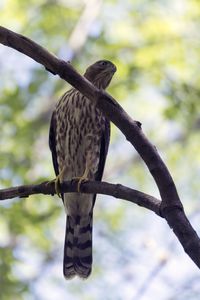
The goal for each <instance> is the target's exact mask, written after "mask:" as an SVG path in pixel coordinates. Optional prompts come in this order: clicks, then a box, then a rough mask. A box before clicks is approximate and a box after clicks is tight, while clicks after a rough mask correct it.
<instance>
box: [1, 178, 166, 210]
mask: <svg viewBox="0 0 200 300" xmlns="http://www.w3.org/2000/svg"><path fill="white" fill-rule="evenodd" d="M61 192H62V193H71V192H77V182H76V181H66V182H63V183H62V184H61ZM55 193H56V192H55V184H54V183H53V182H52V183H51V182H42V183H40V184H32V185H21V186H16V187H12V188H8V189H3V190H0V201H1V200H6V199H11V198H15V197H21V198H24V197H28V196H30V195H33V194H45V195H54V194H55ZM81 193H92V194H103V195H110V196H113V197H115V198H120V199H123V200H128V201H130V202H132V203H135V204H137V205H139V206H142V207H145V208H147V209H150V210H152V211H153V212H155V213H156V214H157V215H160V204H161V201H160V200H158V199H156V198H154V197H152V196H150V195H147V194H145V193H142V192H139V191H136V190H134V189H131V188H128V187H126V186H123V185H121V184H111V183H107V182H100V181H87V182H85V183H82V184H81Z"/></svg>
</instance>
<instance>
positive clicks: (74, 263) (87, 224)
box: [63, 214, 92, 279]
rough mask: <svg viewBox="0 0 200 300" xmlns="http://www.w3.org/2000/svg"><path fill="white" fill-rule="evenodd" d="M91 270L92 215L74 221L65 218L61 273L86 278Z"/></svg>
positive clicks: (66, 275) (68, 217)
mask: <svg viewBox="0 0 200 300" xmlns="http://www.w3.org/2000/svg"><path fill="white" fill-rule="evenodd" d="M91 270H92V214H90V215H89V216H87V217H78V218H76V219H74V218H73V217H71V216H67V224H66V235H65V246H64V263H63V273H64V276H65V278H66V279H71V278H72V277H74V276H75V275H78V276H79V277H81V278H87V277H88V276H89V275H90V273H91Z"/></svg>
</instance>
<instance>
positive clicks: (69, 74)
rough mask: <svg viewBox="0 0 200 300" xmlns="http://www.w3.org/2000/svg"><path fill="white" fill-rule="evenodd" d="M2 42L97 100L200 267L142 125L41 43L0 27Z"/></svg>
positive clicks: (191, 235)
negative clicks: (146, 172)
mask: <svg viewBox="0 0 200 300" xmlns="http://www.w3.org/2000/svg"><path fill="white" fill-rule="evenodd" d="M0 43H2V44H4V45H6V46H9V47H11V48H14V49H16V50H18V51H20V52H22V53H24V54H25V55H28V56H29V57H31V58H32V59H34V60H35V61H37V62H38V63H40V64H42V65H43V66H44V67H45V68H46V69H47V70H48V71H50V72H51V73H52V74H55V75H56V74H57V75H59V76H60V77H61V78H62V79H64V80H66V81H67V82H69V83H70V84H71V85H72V86H73V87H75V88H76V89H77V90H79V91H80V92H81V93H82V94H83V95H84V96H86V97H87V98H88V99H90V100H91V101H96V103H97V105H98V107H99V108H100V109H101V110H102V112H103V113H104V114H105V116H106V117H107V118H108V119H110V120H111V121H112V122H113V123H114V124H115V125H116V126H117V127H118V128H119V129H120V130H121V131H122V133H123V134H124V135H125V136H126V138H127V140H128V141H129V142H130V143H131V144H132V145H133V146H134V147H135V149H136V150H137V151H138V153H139V154H140V156H141V157H142V159H143V160H144V162H145V163H146V165H147V167H148V169H149V171H150V173H151V174H152V176H153V178H154V180H155V182H156V184H157V186H158V189H159V192H160V195H161V199H162V202H161V205H160V212H161V215H162V216H163V217H164V218H165V219H166V220H167V222H168V224H169V226H170V227H171V228H172V229H173V231H174V233H175V234H176V236H177V237H178V239H179V241H180V242H181V244H182V246H183V248H184V250H185V251H186V253H187V254H188V255H189V256H190V257H191V258H192V260H193V261H194V262H195V263H196V265H197V266H198V267H200V239H199V238H198V236H197V234H196V232H195V230H194V229H193V228H192V226H191V224H190V223H189V221H188V219H187V218H186V215H185V213H184V210H183V206H182V203H181V201H180V199H179V196H178V193H177V191H176V187H175V184H174V182H173V179H172V177H171V175H170V173H169V171H168V169H167V167H166V165H165V164H164V162H163V161H162V159H161V157H160V156H159V154H158V152H157V150H156V148H155V147H154V146H153V145H152V144H151V143H150V142H149V141H148V139H147V138H146V137H145V135H144V134H143V132H142V130H141V126H140V125H141V124H140V123H139V122H136V121H133V120H132V119H131V118H130V117H129V116H128V114H127V113H126V112H125V111H124V110H123V108H122V107H121V106H120V105H119V104H118V103H117V102H116V100H115V99H113V98H112V97H111V96H110V95H109V94H108V93H106V92H105V91H101V90H99V89H97V88H96V87H94V86H93V85H92V84H91V83H90V82H89V81H88V80H87V79H86V78H84V77H82V76H81V75H80V74H79V73H77V72H76V70H75V69H74V68H73V67H72V66H71V65H70V64H69V63H67V62H65V61H63V60H59V59H58V58H57V57H56V56H54V55H52V54H50V53H49V52H48V51H46V50H45V49H44V48H43V47H41V46H39V45H38V44H37V43H35V42H33V41H31V40H30V39H28V38H26V37H24V36H22V35H19V34H17V33H14V32H12V31H10V30H8V29H6V28H4V27H0Z"/></svg>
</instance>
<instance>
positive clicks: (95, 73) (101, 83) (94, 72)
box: [84, 60, 117, 89]
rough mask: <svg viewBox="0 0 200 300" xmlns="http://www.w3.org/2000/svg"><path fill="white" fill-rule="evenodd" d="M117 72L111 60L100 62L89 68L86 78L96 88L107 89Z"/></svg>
mask: <svg viewBox="0 0 200 300" xmlns="http://www.w3.org/2000/svg"><path fill="white" fill-rule="evenodd" d="M116 71H117V68H116V66H115V65H114V64H113V63H112V62H110V61H109V60H99V61H97V62H95V63H94V64H92V65H91V66H89V67H88V68H87V70H86V72H85V74H84V76H85V77H86V78H87V79H88V80H89V81H90V82H92V83H93V84H94V85H95V86H96V87H98V88H102V89H106V88H107V87H108V85H109V83H110V81H111V79H112V77H113V75H114V73H115V72H116Z"/></svg>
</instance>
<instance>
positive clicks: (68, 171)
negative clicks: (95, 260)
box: [49, 60, 116, 279]
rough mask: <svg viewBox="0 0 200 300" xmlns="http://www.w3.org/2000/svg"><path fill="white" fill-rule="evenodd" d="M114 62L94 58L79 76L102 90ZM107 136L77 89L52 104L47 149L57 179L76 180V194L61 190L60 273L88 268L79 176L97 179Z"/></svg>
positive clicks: (87, 216) (88, 204)
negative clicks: (62, 241) (63, 222)
mask: <svg viewBox="0 0 200 300" xmlns="http://www.w3.org/2000/svg"><path fill="white" fill-rule="evenodd" d="M115 72H116V67H115V65H114V64H113V63H112V62H110V61H108V60H100V61H97V62H96V63H94V64H92V65H91V66H89V67H88V68H87V70H86V72H85V74H84V76H85V77H86V78H87V79H88V80H89V81H90V82H92V83H93V85H95V86H96V87H98V88H99V89H106V88H107V86H108V85H109V83H110V81H111V79H112V77H113V75H114V73H115ZM109 140H110V123H109V121H108V120H107V119H106V117H105V116H104V115H103V114H102V112H101V111H100V110H99V109H98V108H97V107H96V104H95V101H94V102H92V101H91V100H89V99H87V98H86V97H85V96H84V95H82V94H81V93H80V92H79V91H78V90H76V89H74V88H72V89H70V90H69V91H67V92H66V93H65V94H64V95H63V96H62V97H61V98H60V100H59V102H58V103H57V105H56V107H55V109H54V111H53V114H52V117H51V124H50V131H49V147H50V150H51V153H52V160H53V166H54V170H55V173H56V176H57V177H56V189H58V183H59V182H63V181H67V180H72V179H74V178H75V179H78V180H79V181H78V192H77V193H66V194H61V197H62V200H63V203H64V207H65V210H66V215H67V222H66V233H65V245H64V262H63V273H64V276H65V278H66V279H70V278H72V277H74V276H75V275H77V276H79V277H81V278H87V277H88V276H89V275H90V273H91V269H92V215H93V207H94V203H95V198H96V195H95V194H83V193H80V192H79V191H80V184H81V182H82V181H84V180H87V179H88V180H99V181H100V180H101V178H102V175H103V170H104V165H105V160H106V156H107V152H108V145H109Z"/></svg>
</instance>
